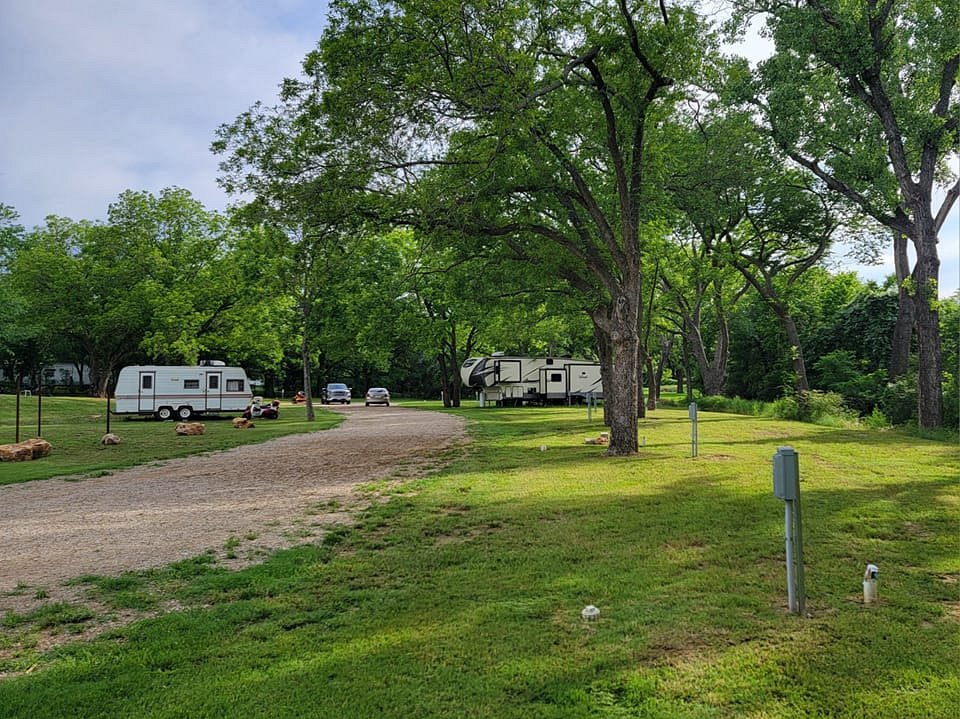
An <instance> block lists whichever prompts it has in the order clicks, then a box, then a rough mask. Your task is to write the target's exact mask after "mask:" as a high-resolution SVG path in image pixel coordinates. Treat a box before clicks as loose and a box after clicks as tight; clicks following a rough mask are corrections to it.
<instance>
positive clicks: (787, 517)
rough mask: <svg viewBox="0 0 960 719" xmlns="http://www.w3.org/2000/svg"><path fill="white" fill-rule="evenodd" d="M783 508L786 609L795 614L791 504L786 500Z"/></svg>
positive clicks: (795, 596)
mask: <svg viewBox="0 0 960 719" xmlns="http://www.w3.org/2000/svg"><path fill="white" fill-rule="evenodd" d="M783 507H784V510H783V526H784V527H785V532H786V538H787V542H786V543H787V607H788V608H789V609H790V611H791V612H796V611H797V609H796V607H797V589H796V586H797V585H796V581H795V578H794V571H793V567H794V564H793V502H792V501H791V500H789V499H788V500H787V501H785V502H784V503H783Z"/></svg>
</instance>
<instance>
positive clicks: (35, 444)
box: [20, 437, 53, 459]
mask: <svg viewBox="0 0 960 719" xmlns="http://www.w3.org/2000/svg"><path fill="white" fill-rule="evenodd" d="M20 444H22V445H25V446H27V447H29V448H30V452H31V453H32V454H33V459H40V458H41V457H46V456H47V455H48V454H50V452H51V451H53V445H52V444H50V443H49V442H48V441H47V440H45V439H43V438H42V437H34V438H33V439H28V440H24V441H23V442H21V443H20Z"/></svg>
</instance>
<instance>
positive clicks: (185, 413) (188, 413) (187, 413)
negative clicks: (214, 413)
mask: <svg viewBox="0 0 960 719" xmlns="http://www.w3.org/2000/svg"><path fill="white" fill-rule="evenodd" d="M192 416H193V409H191V408H190V407H180V408H179V409H178V410H177V417H179V418H180V419H182V420H183V421H184V422H186V421H187V420H188V419H190V418H191V417H192Z"/></svg>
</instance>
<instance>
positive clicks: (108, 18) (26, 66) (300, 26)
mask: <svg viewBox="0 0 960 719" xmlns="http://www.w3.org/2000/svg"><path fill="white" fill-rule="evenodd" d="M325 14H326V7H325V3H322V2H311V0H271V1H270V2H262V1H260V0H165V1H164V2H156V1H155V0H125V1H124V0H0V68H2V78H0V79H2V81H0V127H3V132H2V133H0V158H2V163H0V202H2V203H5V204H8V205H13V206H14V207H15V208H16V209H17V210H18V211H19V212H20V215H21V220H22V221H23V223H24V224H25V225H27V226H32V225H36V224H39V223H41V222H42V221H43V218H44V217H45V216H46V215H47V214H57V215H63V216H67V217H73V218H75V219H80V218H85V219H96V218H102V217H104V216H105V214H106V211H107V206H108V205H109V204H110V203H111V202H113V201H114V200H116V198H117V196H118V195H119V194H120V193H121V192H123V191H124V190H127V189H132V190H147V191H150V192H158V191H159V190H161V189H163V188H164V187H170V186H178V187H183V188H186V189H188V190H190V191H191V192H192V193H193V194H194V196H195V197H197V198H198V199H199V200H200V201H202V202H203V203H204V204H205V205H207V207H210V208H217V209H219V208H222V207H224V206H225V205H226V203H227V198H226V197H225V196H224V194H223V193H222V192H221V191H220V190H219V188H218V187H217V185H216V177H217V158H216V157H215V156H214V155H212V154H211V153H210V151H209V146H210V143H211V141H212V140H213V138H214V132H215V130H216V128H217V126H219V125H220V124H221V123H224V122H230V121H231V120H233V119H234V118H235V117H236V116H237V115H239V114H240V113H241V112H243V111H244V110H246V109H247V108H248V107H250V106H251V105H252V104H253V103H255V102H256V101H258V100H263V101H264V102H266V103H268V104H269V103H271V102H273V101H274V99H275V98H276V95H277V90H278V86H279V84H280V82H281V81H282V79H283V78H284V77H290V76H294V75H296V74H297V73H298V72H299V69H300V63H301V61H302V60H303V57H304V56H305V55H306V53H307V52H309V51H310V50H311V49H312V48H313V47H314V46H315V44H316V41H317V40H318V39H319V37H320V34H321V32H322V30H323V25H324V20H325ZM735 50H736V51H737V52H739V53H741V54H744V55H746V56H747V57H749V58H750V59H751V60H752V61H754V62H755V61H757V60H759V59H761V58H763V57H765V56H767V55H768V54H769V53H770V51H771V45H770V42H769V40H767V39H766V38H762V37H760V36H759V33H758V32H757V28H753V32H751V33H750V34H749V36H748V37H747V38H746V39H745V40H744V42H743V43H742V44H741V45H740V46H737V47H736V48H735ZM957 214H958V211H957V209H955V211H954V213H953V217H952V220H951V222H950V223H949V224H948V225H947V226H946V227H945V228H944V232H943V233H942V235H941V257H942V273H941V274H942V279H941V290H942V292H944V293H945V294H951V293H953V292H954V291H956V289H957V287H958V284H960V283H958V277H957V275H958V266H960V229H958V223H957ZM852 269H857V270H858V272H859V273H860V275H861V277H863V278H865V279H877V280H878V281H882V279H883V277H884V276H885V275H887V274H890V273H892V272H893V265H892V262H890V263H888V264H885V265H883V266H880V267H869V268H868V267H853V268H852Z"/></svg>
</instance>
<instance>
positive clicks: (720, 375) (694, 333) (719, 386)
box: [685, 323, 729, 395]
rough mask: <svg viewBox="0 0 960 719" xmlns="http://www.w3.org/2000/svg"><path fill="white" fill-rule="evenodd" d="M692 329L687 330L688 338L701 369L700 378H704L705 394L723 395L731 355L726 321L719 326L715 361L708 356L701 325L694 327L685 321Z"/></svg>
mask: <svg viewBox="0 0 960 719" xmlns="http://www.w3.org/2000/svg"><path fill="white" fill-rule="evenodd" d="M685 324H686V326H687V327H688V328H690V329H688V330H687V332H686V339H687V342H688V343H689V345H690V349H691V350H692V351H693V357H694V359H696V361H697V367H698V368H699V369H700V378H701V379H702V380H703V393H704V394H705V395H721V394H723V390H724V387H725V386H726V384H727V360H728V357H729V351H728V349H727V348H728V344H727V337H726V336H725V335H726V333H727V327H726V323H723V324H721V325H720V326H719V327H718V330H719V334H718V337H717V346H716V348H715V349H714V353H713V354H714V357H713V361H711V360H710V358H709V357H707V348H706V345H705V343H704V341H703V335H702V334H700V327H699V326H696V327H693V326H691V325H690V324H688V323H685Z"/></svg>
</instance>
